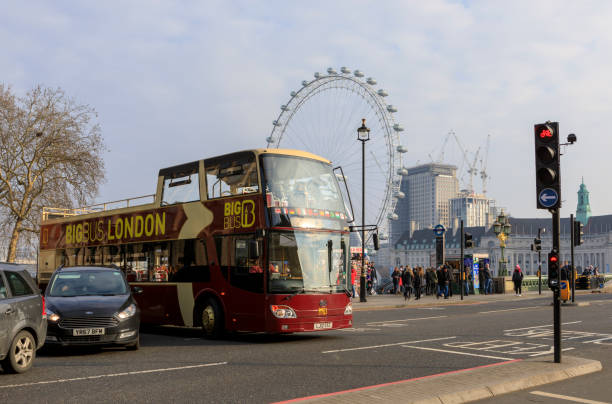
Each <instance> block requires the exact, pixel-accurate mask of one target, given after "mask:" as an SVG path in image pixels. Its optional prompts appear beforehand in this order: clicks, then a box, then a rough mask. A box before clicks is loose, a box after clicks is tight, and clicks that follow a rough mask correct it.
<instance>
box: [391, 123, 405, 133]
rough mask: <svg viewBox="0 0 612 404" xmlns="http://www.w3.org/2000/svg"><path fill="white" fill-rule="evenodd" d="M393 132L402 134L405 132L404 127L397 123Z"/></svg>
mask: <svg viewBox="0 0 612 404" xmlns="http://www.w3.org/2000/svg"><path fill="white" fill-rule="evenodd" d="M393 130H394V131H396V132H401V131H403V130H404V127H403V126H402V125H400V124H399V123H396V124H395V125H393Z"/></svg>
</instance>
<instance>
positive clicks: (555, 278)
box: [548, 250, 561, 289]
mask: <svg viewBox="0 0 612 404" xmlns="http://www.w3.org/2000/svg"><path fill="white" fill-rule="evenodd" d="M560 280H561V279H560V271H559V253H558V252H557V251H555V250H552V251H551V252H549V253H548V287H549V288H551V289H558V288H559V283H560Z"/></svg>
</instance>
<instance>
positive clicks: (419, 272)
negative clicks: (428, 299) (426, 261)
mask: <svg viewBox="0 0 612 404" xmlns="http://www.w3.org/2000/svg"><path fill="white" fill-rule="evenodd" d="M422 283H423V268H420V267H419V268H417V269H416V270H415V271H414V280H413V285H414V298H415V300H419V299H420V298H421V284H422Z"/></svg>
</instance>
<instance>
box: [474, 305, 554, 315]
mask: <svg viewBox="0 0 612 404" xmlns="http://www.w3.org/2000/svg"><path fill="white" fill-rule="evenodd" d="M548 308H549V307H543V306H529V307H519V308H517V309H504V310H490V311H479V312H478V314H487V313H501V312H502V311H516V310H529V309H548Z"/></svg>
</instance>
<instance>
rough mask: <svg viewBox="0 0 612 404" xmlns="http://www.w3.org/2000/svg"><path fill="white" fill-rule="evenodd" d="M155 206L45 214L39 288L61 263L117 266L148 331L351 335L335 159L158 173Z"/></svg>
mask: <svg viewBox="0 0 612 404" xmlns="http://www.w3.org/2000/svg"><path fill="white" fill-rule="evenodd" d="M149 197H150V198H151V199H152V202H151V203H147V204H140V205H137V206H129V205H130V203H132V204H133V200H124V201H118V202H114V203H109V204H101V205H96V206H93V207H89V208H80V209H60V208H45V209H44V211H43V218H42V223H41V237H40V255H39V282H40V283H41V285H42V286H44V284H46V283H47V282H48V280H49V278H50V276H51V274H52V273H53V271H54V269H55V268H57V267H58V266H60V265H64V266H79V265H116V266H118V267H120V268H122V269H123V270H124V271H125V273H126V276H127V278H128V280H129V281H130V284H131V285H132V286H133V287H135V288H134V289H135V290H136V291H137V293H136V294H135V298H136V300H137V301H138V304H139V306H140V309H141V321H142V322H144V323H153V324H170V325H179V326H195V327H202V330H203V332H204V334H205V335H207V336H209V337H218V336H220V335H222V334H223V333H224V332H225V331H251V332H269V333H291V332H303V331H319V330H329V329H338V328H346V327H350V326H352V306H351V302H350V297H349V296H350V295H349V294H348V293H347V290H348V288H349V282H350V276H347V273H348V269H349V265H350V253H349V227H348V224H347V220H348V218H347V212H346V210H345V204H344V201H343V198H342V193H341V192H340V189H339V184H338V181H337V178H336V176H335V174H334V171H333V170H332V167H331V165H330V162H329V161H327V160H325V159H323V158H321V157H318V156H316V155H313V154H310V153H306V152H301V151H296V150H267V149H257V150H249V151H243V152H237V153H233V154H229V155H224V156H219V157H213V158H209V159H205V160H199V161H195V162H191V163H187V164H182V165H179V166H174V167H169V168H164V169H162V170H160V172H159V176H158V182H157V190H156V193H155V194H154V195H150V196H149ZM117 205H122V206H121V207H116V206H117ZM112 207H116V208H114V209H111V208H112ZM136 287H137V288H136Z"/></svg>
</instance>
